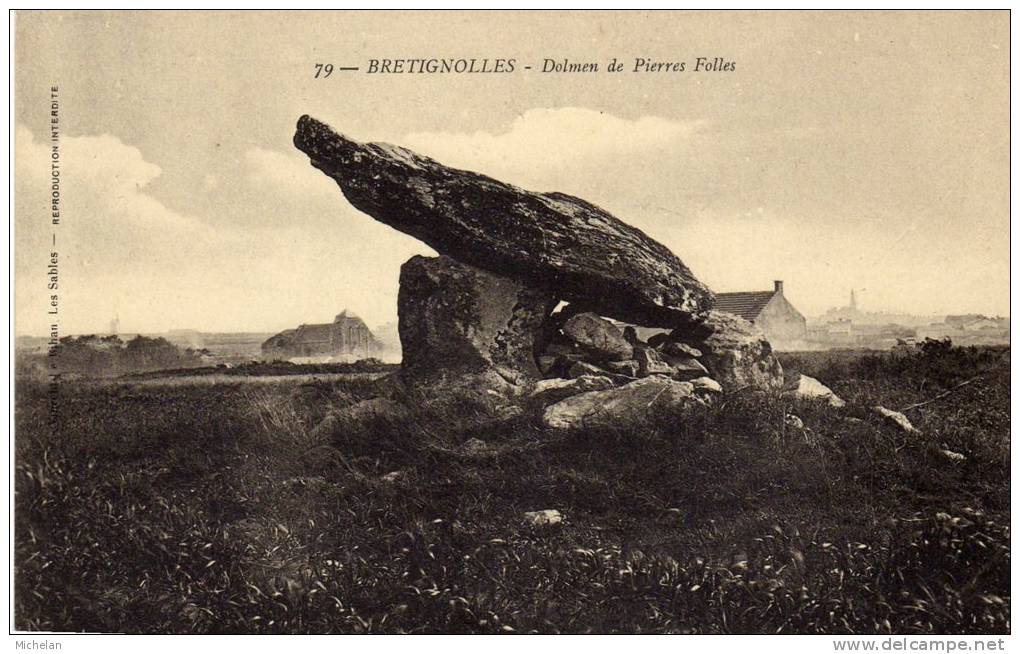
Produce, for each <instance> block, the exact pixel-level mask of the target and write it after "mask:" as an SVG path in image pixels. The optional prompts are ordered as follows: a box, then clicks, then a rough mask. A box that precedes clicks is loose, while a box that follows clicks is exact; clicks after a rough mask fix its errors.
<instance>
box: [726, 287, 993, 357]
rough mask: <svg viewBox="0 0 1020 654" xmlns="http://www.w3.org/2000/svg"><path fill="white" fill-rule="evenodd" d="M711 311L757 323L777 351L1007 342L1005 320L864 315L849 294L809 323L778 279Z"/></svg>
mask: <svg viewBox="0 0 1020 654" xmlns="http://www.w3.org/2000/svg"><path fill="white" fill-rule="evenodd" d="M715 308H716V309H717V310H719V311H726V312H729V313H734V314H737V315H739V316H740V317H742V318H744V319H746V320H748V321H750V322H752V323H754V324H756V325H757V326H758V327H760V328H761V329H762V331H763V332H765V336H766V337H767V338H768V339H769V342H770V343H771V344H772V347H773V348H774V349H776V350H780V351H806V350H831V349H869V350H888V349H891V348H894V347H897V346H911V345H914V344H916V343H918V342H921V341H924V340H925V339H926V338H932V339H945V338H949V339H950V340H951V341H952V342H953V344H954V345H1008V344H1009V318H1008V317H1007V318H1003V317H1001V316H994V317H992V316H985V315H981V314H976V313H969V314H959V315H947V316H916V315H912V314H896V313H886V312H874V311H864V310H862V309H861V308H860V307H859V306H858V302H857V293H856V292H855V291H853V290H851V291H850V297H849V302H848V303H847V304H846V305H845V306H842V307H837V308H832V309H829V310H828V311H826V312H825V313H824V314H823V315H821V316H819V317H817V318H814V319H808V318H806V317H805V316H804V315H803V314H802V313H801V312H800V311H798V310H797V308H796V307H795V306H794V305H793V304H792V303H791V302H790V300H788V299H787V297H786V294H785V292H784V288H783V282H782V281H778V280H777V281H775V282H774V283H773V288H772V290H769V291H751V292H736V293H719V294H717V296H716V304H715Z"/></svg>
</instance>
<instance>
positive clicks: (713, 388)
mask: <svg viewBox="0 0 1020 654" xmlns="http://www.w3.org/2000/svg"><path fill="white" fill-rule="evenodd" d="M691 385H692V386H694V392H695V393H722V392H723V388H722V386H720V385H719V382H717V381H716V380H714V379H712V378H711V377H698V378H697V379H692V380H691Z"/></svg>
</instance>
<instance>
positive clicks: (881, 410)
mask: <svg viewBox="0 0 1020 654" xmlns="http://www.w3.org/2000/svg"><path fill="white" fill-rule="evenodd" d="M874 411H875V413H877V414H878V415H880V416H882V417H883V418H885V420H886V422H888V423H889V424H891V425H893V426H895V427H898V428H899V429H901V430H903V431H905V432H907V433H908V434H916V433H919V432H918V429H917V428H916V427H914V425H912V424H910V420H908V419H907V417H906V416H905V415H903V414H902V413H900V412H899V411H893V410H892V409H887V408H885V407H884V406H876V407H874Z"/></svg>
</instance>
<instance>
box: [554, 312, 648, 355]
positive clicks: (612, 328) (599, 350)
mask: <svg viewBox="0 0 1020 654" xmlns="http://www.w3.org/2000/svg"><path fill="white" fill-rule="evenodd" d="M561 329H562V331H563V335H564V336H566V337H567V338H569V339H570V340H571V341H572V342H573V343H575V344H576V345H577V346H578V347H580V348H581V349H582V350H584V351H585V352H587V353H588V354H590V355H591V356H592V357H594V358H595V359H599V360H605V361H623V360H626V359H629V358H631V356H633V354H634V346H632V345H631V344H630V343H628V342H627V339H625V338H624V337H623V332H621V331H620V329H619V328H618V327H617V326H616V325H614V324H613V323H611V322H609V321H608V320H606V319H605V318H600V317H599V316H596V315H595V314H594V313H580V314H577V315H576V316H573V317H571V318H569V319H568V320H567V321H566V322H565V323H563V327H562V328H561Z"/></svg>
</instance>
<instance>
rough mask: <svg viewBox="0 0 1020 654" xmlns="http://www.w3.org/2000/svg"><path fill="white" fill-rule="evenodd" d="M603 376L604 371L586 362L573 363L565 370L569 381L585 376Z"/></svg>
mask: <svg viewBox="0 0 1020 654" xmlns="http://www.w3.org/2000/svg"><path fill="white" fill-rule="evenodd" d="M605 374H606V371H605V370H603V369H602V368H599V367H598V366H596V365H594V364H591V363H588V362H587V361H574V362H573V364H572V365H571V366H570V368H568V369H567V377H569V378H571V379H578V378H580V377H587V376H595V377H601V376H604V375H605Z"/></svg>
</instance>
